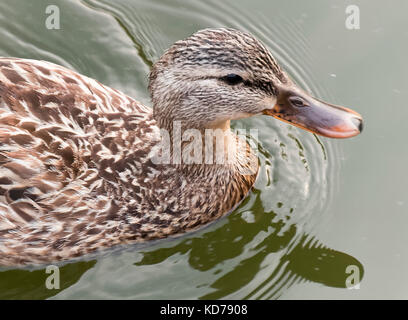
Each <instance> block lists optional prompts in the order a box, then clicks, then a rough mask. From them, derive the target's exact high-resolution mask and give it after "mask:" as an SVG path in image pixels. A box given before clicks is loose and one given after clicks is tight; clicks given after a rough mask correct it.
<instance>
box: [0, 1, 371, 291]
mask: <svg viewBox="0 0 408 320" xmlns="http://www.w3.org/2000/svg"><path fill="white" fill-rule="evenodd" d="M56 2H58V1H56ZM47 4H48V2H47V1H45V0H38V2H36V8H41V6H44V7H45V6H46V5H47ZM15 5H17V4H15V3H14V1H11V0H10V1H9V4H7V5H6V4H0V6H3V8H2V7H0V9H4V10H0V18H1V19H0V26H2V27H3V28H0V42H1V43H5V44H7V46H4V47H2V48H0V56H15V55H18V53H19V52H20V53H21V52H22V53H24V57H25V58H36V59H44V60H50V61H53V62H56V63H59V64H62V65H65V66H67V67H71V68H74V69H76V70H77V71H78V72H80V73H85V74H87V75H89V76H91V77H94V78H97V79H98V80H100V81H101V82H103V83H105V84H107V85H109V86H112V87H114V88H116V89H119V90H122V91H124V92H126V93H128V94H129V95H131V96H133V97H134V98H136V99H137V100H141V101H143V102H146V103H149V100H148V98H147V97H148V93H147V89H146V82H147V81H146V80H147V74H148V71H149V67H151V65H152V62H154V61H155V60H157V59H158V57H159V56H160V55H161V54H162V52H163V51H164V50H165V49H166V48H167V47H168V46H169V45H170V44H171V43H173V42H174V41H176V40H178V39H180V38H185V37H186V36H188V35H190V34H191V33H193V32H195V31H197V30H198V29H202V28H206V27H221V26H228V27H234V28H238V29H241V30H246V31H249V32H251V33H253V34H254V35H255V36H256V37H257V38H259V39H260V40H262V41H263V42H264V43H265V44H266V45H267V46H268V47H269V48H270V50H271V51H272V53H273V54H274V55H275V56H276V58H277V59H278V61H279V62H280V64H281V65H282V66H283V68H284V69H286V70H287V71H288V73H289V74H290V75H291V76H292V78H293V79H294V80H295V81H296V82H297V83H298V84H299V85H300V86H301V87H303V88H304V89H305V90H308V91H311V92H312V93H313V94H314V95H315V96H318V97H320V98H324V99H326V100H328V101H330V100H331V98H332V96H331V94H330V92H328V91H327V90H326V89H325V87H324V86H323V85H321V84H318V83H317V81H315V80H314V78H313V76H311V74H312V72H311V71H310V67H309V66H310V65H311V62H310V61H312V60H313V59H314V58H313V54H312V53H311V52H312V51H311V50H310V48H309V47H308V41H307V40H306V39H304V37H303V35H302V31H301V30H300V28H299V26H298V25H297V23H296V21H293V20H291V19H288V18H287V17H285V16H281V15H279V14H276V15H275V16H274V20H273V21H272V20H271V19H268V18H267V17H265V16H263V15H262V14H261V13H259V11H257V12H255V11H254V12H250V11H245V12H244V10H242V9H241V8H240V7H239V6H238V5H237V4H236V2H234V1H227V2H219V1H207V2H202V1H196V0H194V1H183V0H176V1H171V2H170V1H159V0H153V1H150V0H149V1H147V0H136V1H134V0H120V1H113V0H83V1H81V2H70V1H62V0H61V2H60V4H59V5H61V10H62V12H63V13H64V17H66V18H65V19H68V17H76V19H77V20H75V21H76V22H75V23H73V24H72V26H71V27H68V24H65V25H64V24H63V26H65V27H64V28H63V30H59V31H58V32H59V33H52V34H50V33H48V32H44V27H43V23H42V20H41V19H37V20H38V21H37V20H35V19H32V20H29V21H28V22H27V25H24V23H22V26H19V27H18V30H17V31H15V30H14V29H13V28H14V27H13V26H12V25H11V24H10V22H9V19H8V18H7V17H9V16H10V17H12V18H10V19H11V20H13V21H23V22H24V21H25V20H23V18H22V17H21V16H14V15H16V14H18V13H19V12H27V11H30V12H31V11H32V12H33V15H34V16H35V15H36V14H37V15H38V16H40V15H43V11H41V10H40V11H38V12H37V11H35V10H34V9H33V8H31V9H30V8H29V7H27V6H30V4H29V2H27V4H22V3H18V6H21V8H15V9H14V6H15ZM17 9H18V10H17ZM181 9H182V10H181ZM33 10H34V11H33ZM2 12H3V13H2ZM225 12H228V14H227V15H226V14H225ZM11 20H10V21H11ZM11 39H14V40H11ZM18 39H20V40H18ZM27 39H35V43H36V46H34V45H28V44H27V42H29V40H27ZM50 39H51V40H52V41H51V40H50ZM289 39H290V41H289ZM13 41H14V42H13ZM31 41H32V42H34V40H31ZM50 41H51V42H52V43H56V44H58V45H56V46H55V48H53V47H52V48H51V47H50V46H49V45H45V44H44V43H48V42H50ZM39 48H42V49H41V50H40V49H39ZM44 48H46V49H44ZM70 48H77V49H78V50H76V51H75V52H74V51H72V50H70ZM79 49H80V50H79ZM44 50H45V51H44ZM79 52H82V53H83V54H80V53H79ZM91 53H92V54H91ZM20 56H21V55H20ZM233 126H234V128H235V129H237V128H244V129H251V130H252V129H258V138H257V139H258V141H256V142H258V143H259V148H258V150H259V158H260V164H261V166H260V172H259V177H258V180H257V182H256V185H255V188H254V190H253V191H252V193H251V194H250V196H249V197H248V198H247V199H246V200H245V201H244V202H243V203H242V204H241V206H240V207H239V208H238V209H237V210H235V212H233V213H232V214H230V215H229V216H228V217H225V218H223V219H221V220H219V221H217V222H215V223H214V224H212V225H211V226H209V227H208V228H206V229H204V230H201V231H198V232H196V233H192V234H188V235H185V236H184V237H182V238H180V239H175V240H174V239H173V240H170V241H160V242H159V243H158V244H156V243H155V244H154V245H150V246H148V247H146V246H145V247H143V248H140V247H137V246H134V247H130V248H128V249H127V250H126V251H117V250H116V251H114V252H113V251H112V252H111V253H105V254H104V255H103V256H98V257H97V258H96V260H92V261H88V262H86V261H80V262H76V263H68V264H66V265H64V266H63V267H61V290H58V291H53V290H48V289H46V288H45V285H44V284H45V279H46V276H47V274H45V271H44V269H37V270H34V271H30V270H7V271H2V272H0V298H3V299H11V298H21V299H23V298H26V299H29V298H33V299H34V298H35V299H45V298H49V297H54V298H149V299H157V298H176V299H178V298H190V299H195V298H200V299H218V298H238V299H241V298H247V299H271V298H278V297H279V296H281V295H282V294H283V293H284V292H285V291H286V290H288V289H289V288H290V287H293V285H294V284H296V283H299V282H301V281H312V282H316V283H320V284H323V285H326V286H331V287H338V288H344V287H345V285H346V278H347V277H348V276H349V275H348V274H347V273H346V267H347V266H348V265H355V266H357V267H358V269H359V270H360V278H362V275H363V266H362V265H361V263H360V262H359V261H358V260H357V259H356V258H354V257H352V256H350V255H348V254H346V253H342V252H339V251H336V250H332V249H329V248H326V247H325V246H324V245H322V244H321V243H320V242H319V241H317V240H316V237H315V234H314V232H313V231H314V229H315V227H316V226H317V225H319V224H321V223H322V221H324V219H325V218H326V217H327V216H328V215H329V214H330V212H329V211H328V210H327V208H328V207H329V204H330V201H331V198H332V196H333V192H335V191H336V189H335V187H336V185H335V181H336V180H337V176H338V174H339V166H338V159H339V158H340V151H339V150H338V147H337V143H334V142H332V141H329V140H326V139H325V140H321V139H320V138H318V137H317V136H315V135H312V134H310V133H305V132H302V131H301V130H299V129H297V128H295V127H291V126H289V125H286V124H284V123H281V122H278V121H277V120H273V119H270V118H265V117H254V118H250V119H245V120H242V121H236V122H234V124H233ZM248 131H249V130H247V132H248ZM248 139H252V138H251V137H248ZM317 238H318V237H317ZM85 274H86V276H85ZM74 284H76V285H74Z"/></svg>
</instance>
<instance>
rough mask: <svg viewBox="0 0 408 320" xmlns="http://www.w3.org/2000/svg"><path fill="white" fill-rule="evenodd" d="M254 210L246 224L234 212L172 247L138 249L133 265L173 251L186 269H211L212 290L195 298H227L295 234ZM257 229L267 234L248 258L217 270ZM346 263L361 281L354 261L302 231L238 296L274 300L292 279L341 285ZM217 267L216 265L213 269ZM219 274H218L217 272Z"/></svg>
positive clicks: (162, 257) (273, 217) (271, 216)
mask: <svg viewBox="0 0 408 320" xmlns="http://www.w3.org/2000/svg"><path fill="white" fill-rule="evenodd" d="M254 193H255V194H256V193H258V195H256V199H257V200H256V201H255V203H254V205H253V208H256V207H257V206H262V204H261V202H260V201H259V191H255V192H254ZM244 206H245V204H244ZM255 212H256V213H255ZM254 214H255V216H254V218H253V221H252V223H247V222H246V221H245V220H244V219H243V218H242V215H240V214H238V213H237V214H232V215H231V216H229V217H228V223H227V224H224V225H223V226H222V227H220V228H217V229H216V230H214V231H211V232H207V233H204V234H203V235H202V236H201V237H196V238H191V239H187V240H184V241H182V242H180V243H178V244H177V245H175V246H173V247H169V248H160V249H157V250H154V251H146V252H143V258H142V259H141V260H140V261H139V262H137V263H135V265H136V266H142V265H152V264H158V263H161V262H163V261H164V260H165V259H167V258H169V257H170V256H173V255H176V254H183V255H186V257H187V259H188V263H189V265H190V266H191V267H192V268H194V269H196V270H199V271H203V272H204V271H208V270H210V269H213V270H216V272H214V275H215V279H214V280H213V281H212V282H211V284H209V287H210V288H212V289H213V291H212V292H210V293H208V294H206V295H203V296H201V297H199V298H200V299H220V298H225V297H228V295H230V294H232V293H234V292H237V291H238V290H240V289H242V288H243V287H245V286H247V285H248V284H250V283H251V282H252V281H253V280H254V278H255V277H256V276H257V275H258V274H259V273H260V272H261V271H263V270H262V269H265V266H263V265H262V264H263V262H264V261H265V258H266V257H267V256H268V255H271V254H273V253H277V252H279V251H285V249H287V247H288V246H289V244H290V243H291V242H292V240H293V239H294V237H295V236H296V225H291V226H290V228H286V231H284V232H282V229H283V227H284V226H285V224H286V222H285V221H282V220H280V219H279V220H276V217H277V215H276V214H275V213H274V212H272V211H271V212H263V211H262V210H256V211H254ZM237 230H239V231H241V232H240V236H237V233H236V232H237ZM260 231H263V232H266V233H268V235H267V236H265V237H264V239H263V240H262V241H259V243H258V244H257V245H256V246H253V247H250V249H249V250H248V251H249V254H248V257H246V258H245V259H242V260H240V261H239V263H238V264H237V265H236V266H234V268H232V269H231V270H228V271H227V272H222V271H221V270H222V264H223V263H224V262H225V261H227V260H230V259H233V258H235V257H239V256H241V255H242V254H243V252H244V251H246V247H247V245H248V244H249V243H251V242H252V241H253V240H254V238H256V237H257V235H258V234H259V233H260ZM349 265H353V266H357V267H358V269H359V270H360V280H361V279H362V277H363V273H364V271H363V266H362V264H361V263H360V262H359V261H358V260H357V259H355V258H354V257H352V256H350V255H348V254H346V253H343V252H339V251H336V250H332V249H329V248H326V247H324V246H323V245H321V244H319V242H318V241H317V240H315V239H313V238H310V239H308V237H307V236H306V235H302V236H301V238H300V240H299V241H298V242H297V244H296V246H295V247H294V248H292V249H291V250H289V251H288V252H286V253H285V254H283V255H282V256H280V259H279V262H278V264H277V265H276V266H274V268H273V269H272V270H273V271H272V272H271V273H270V274H269V273H267V274H266V275H267V277H266V279H265V280H264V281H262V282H261V283H260V284H259V285H257V286H256V288H254V289H253V290H251V291H250V292H249V293H248V294H247V295H246V296H245V297H241V298H245V299H254V298H255V299H271V298H276V297H278V296H279V295H280V294H281V292H282V290H283V289H288V288H289V287H290V286H291V285H293V284H294V283H296V282H300V281H304V280H308V281H313V282H317V283H321V284H324V285H327V286H331V287H338V288H346V279H347V277H348V276H349V274H348V273H346V268H347V266H349ZM217 268H220V269H218V270H217ZM221 272H222V275H221V276H219V273H221ZM264 272H265V271H264ZM356 284H357V283H354V285H356Z"/></svg>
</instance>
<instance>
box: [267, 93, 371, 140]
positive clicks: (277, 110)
mask: <svg viewBox="0 0 408 320" xmlns="http://www.w3.org/2000/svg"><path fill="white" fill-rule="evenodd" d="M278 90H279V94H278V97H277V101H276V104H275V106H274V107H273V108H272V109H267V110H265V111H264V113H265V114H267V115H270V116H273V117H275V118H277V119H280V120H283V121H285V122H288V123H290V124H292V125H294V126H297V127H299V128H302V129H304V130H307V131H310V132H313V133H316V134H319V135H322V136H325V137H329V138H350V137H353V136H356V135H358V134H359V133H360V132H361V131H362V129H363V119H362V117H361V115H360V114H358V113H357V112H355V111H353V110H351V109H348V108H345V107H340V106H335V105H333V104H329V103H326V102H323V101H320V100H318V99H316V98H313V97H312V96H310V95H309V94H307V93H306V92H304V91H303V90H300V89H299V88H297V87H295V86H294V85H289V86H286V87H280V88H278Z"/></svg>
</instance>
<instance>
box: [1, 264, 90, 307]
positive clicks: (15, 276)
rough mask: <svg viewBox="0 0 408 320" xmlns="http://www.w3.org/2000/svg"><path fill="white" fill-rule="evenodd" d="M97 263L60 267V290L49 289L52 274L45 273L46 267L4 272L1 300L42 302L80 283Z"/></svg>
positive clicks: (2, 273) (2, 275)
mask: <svg viewBox="0 0 408 320" xmlns="http://www.w3.org/2000/svg"><path fill="white" fill-rule="evenodd" d="M95 263H96V260H92V261H81V262H76V263H69V264H66V265H64V266H61V267H59V270H60V277H59V278H60V288H59V289H47V287H46V285H45V283H46V279H47V277H49V276H50V274H47V273H46V272H45V271H46V269H45V267H44V269H37V270H24V269H15V270H6V271H2V272H0V279H1V281H0V300H6V299H7V300H8V299H13V300H16V299H19V300H20V299H21V300H40V299H47V298H50V297H53V296H55V295H57V294H58V293H59V292H61V291H63V290H65V289H67V288H69V287H70V286H72V285H73V284H75V283H76V282H78V280H79V279H80V278H81V276H82V275H83V274H84V273H85V272H86V271H87V270H89V269H91V268H92V267H93V266H94V265H95Z"/></svg>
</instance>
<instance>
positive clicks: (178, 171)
mask: <svg viewBox="0 0 408 320" xmlns="http://www.w3.org/2000/svg"><path fill="white" fill-rule="evenodd" d="M148 82H149V83H148V90H149V92H150V95H151V101H152V108H151V107H147V106H145V105H143V104H142V103H140V102H138V101H136V100H134V99H133V98H131V97H129V96H127V95H125V94H124V93H122V92H120V91H118V90H116V89H112V88H110V87H108V86H106V85H103V84H101V83H100V82H98V81H97V80H94V79H91V78H89V77H87V76H84V75H81V74H79V73H77V72H75V71H73V70H69V69H67V68H65V67H63V66H59V65H56V64H53V63H51V62H46V61H38V60H31V59H22V58H11V57H3V58H0V265H2V266H19V265H37V264H40V265H41V264H47V263H53V262H60V261H65V260H71V259H74V258H80V257H82V256H86V255H87V254H91V253H94V252H99V251H100V250H103V249H107V248H111V247H114V246H118V245H129V244H134V243H147V242H148V241H153V240H159V239H164V238H171V237H177V236H180V235H183V234H185V233H187V232H192V231H194V230H198V229H199V228H202V227H203V226H206V225H208V224H209V223H211V222H213V221H216V220H217V219H219V218H221V217H223V216H225V215H227V214H228V213H230V212H232V211H233V210H234V209H235V208H236V207H237V206H238V205H239V204H240V203H241V202H242V201H243V199H245V197H247V195H248V194H249V192H250V190H251V188H252V187H253V185H254V183H255V181H256V178H257V174H258V167H259V161H258V158H257V157H256V154H255V152H254V150H253V147H252V146H250V145H249V144H248V142H247V141H246V139H245V137H242V136H239V135H238V134H237V133H234V132H233V131H232V130H231V128H230V122H231V121H233V120H237V119H243V118H247V117H251V116H257V115H264V116H270V117H272V118H277V119H280V120H282V121H285V122H287V123H289V124H291V125H294V126H297V127H300V128H302V129H305V130H307V131H310V132H312V133H315V134H318V135H322V136H325V137H330V138H349V137H353V136H355V135H357V134H359V133H360V132H361V131H362V124H363V120H362V117H361V115H360V114H358V113H357V112H355V111H353V110H351V109H348V108H345V107H341V106H336V105H332V104H329V103H325V102H323V101H321V100H318V99H317V98H314V97H312V96H311V95H310V94H309V93H308V92H306V91H304V90H302V89H301V88H300V87H298V86H297V85H296V84H295V82H294V81H293V80H291V79H290V77H289V76H288V75H287V73H286V72H285V71H284V70H283V69H282V68H281V67H280V66H279V65H278V63H277V61H276V60H275V58H274V57H273V56H272V54H271V52H270V51H269V50H268V49H267V47H266V46H265V45H264V44H262V43H261V42H260V41H259V40H257V39H256V38H255V37H254V36H253V35H251V34H249V33H247V32H244V31H239V30H235V29H230V28H209V29H203V30H200V31H197V32H196V33H194V34H193V35H191V36H189V37H187V38H186V39H184V40H179V41H177V42H175V43H174V44H173V45H172V46H171V47H170V48H169V49H167V51H165V52H164V53H163V55H162V56H161V57H160V58H159V59H158V61H157V62H156V63H154V65H153V66H152V68H151V71H150V75H149V79H148ZM259 130H261V129H259ZM219 146H220V147H219Z"/></svg>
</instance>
